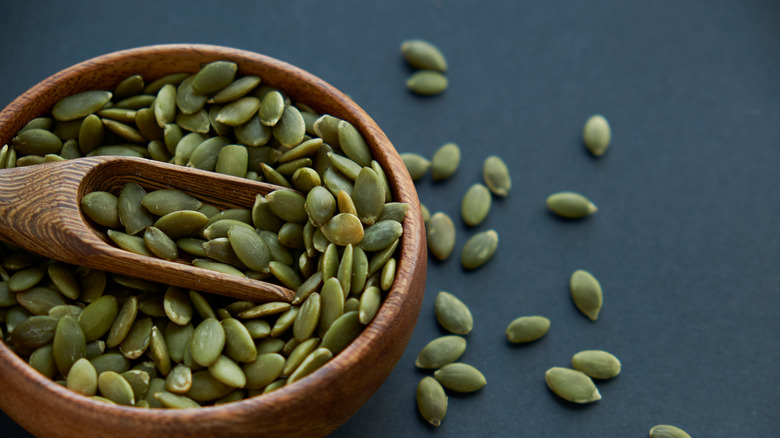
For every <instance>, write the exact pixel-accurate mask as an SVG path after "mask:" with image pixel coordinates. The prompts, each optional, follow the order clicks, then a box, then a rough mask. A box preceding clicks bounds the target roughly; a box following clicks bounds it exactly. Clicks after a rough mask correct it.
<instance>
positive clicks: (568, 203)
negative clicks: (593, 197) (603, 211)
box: [547, 192, 598, 219]
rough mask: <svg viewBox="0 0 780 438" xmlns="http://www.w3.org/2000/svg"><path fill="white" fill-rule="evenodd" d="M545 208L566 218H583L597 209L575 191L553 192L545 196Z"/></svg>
mask: <svg viewBox="0 0 780 438" xmlns="http://www.w3.org/2000/svg"><path fill="white" fill-rule="evenodd" d="M547 208H549V209H550V210H551V211H552V212H553V213H555V214H557V215H558V216H561V217H565V218H568V219H579V218H583V217H585V216H589V215H591V214H593V213H595V212H596V211H598V207H596V205H595V204H594V203H593V202H591V201H590V200H589V199H588V198H586V197H584V196H582V195H581V194H579V193H575V192H558V193H553V194H552V195H550V196H549V197H548V198H547Z"/></svg>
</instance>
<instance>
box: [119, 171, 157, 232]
mask: <svg viewBox="0 0 780 438" xmlns="http://www.w3.org/2000/svg"><path fill="white" fill-rule="evenodd" d="M144 196H146V190H144V189H143V188H142V187H141V186H139V185H138V184H135V183H127V184H125V186H124V187H122V191H121V192H120V193H119V198H118V199H117V212H118V214H119V219H120V221H121V223H122V224H123V225H124V226H125V230H126V231H127V234H130V235H135V234H136V233H138V232H140V231H142V230H144V229H145V228H146V227H149V226H151V225H152V224H154V216H153V215H152V214H151V213H150V212H149V211H148V210H147V209H146V207H144V206H143V205H142V204H141V201H142V199H143V198H144Z"/></svg>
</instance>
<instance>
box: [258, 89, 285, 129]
mask: <svg viewBox="0 0 780 438" xmlns="http://www.w3.org/2000/svg"><path fill="white" fill-rule="evenodd" d="M282 113H284V96H282V93H280V92H279V91H277V90H272V91H270V92H268V93H267V94H266V95H265V96H264V97H263V100H262V102H261V104H260V108H259V111H258V116H259V117H260V123H262V124H263V125H265V126H274V125H276V124H277V123H278V122H279V119H281V118H282Z"/></svg>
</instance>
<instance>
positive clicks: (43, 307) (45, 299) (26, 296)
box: [16, 287, 65, 315]
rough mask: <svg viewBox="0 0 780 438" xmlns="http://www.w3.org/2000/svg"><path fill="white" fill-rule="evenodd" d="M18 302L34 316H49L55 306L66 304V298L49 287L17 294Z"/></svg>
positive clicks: (36, 288)
mask: <svg viewBox="0 0 780 438" xmlns="http://www.w3.org/2000/svg"><path fill="white" fill-rule="evenodd" d="M16 301H17V302H18V303H19V305H20V306H22V307H24V308H25V309H26V310H27V311H29V312H30V313H32V314H33V315H48V314H49V310H51V308H52V307H54V306H60V305H62V304H65V298H64V297H63V296H62V295H60V294H59V293H57V292H56V291H54V290H51V289H49V288H47V287H33V288H31V289H27V290H26V291H24V292H17V293H16Z"/></svg>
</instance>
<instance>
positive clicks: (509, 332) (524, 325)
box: [506, 316, 550, 343]
mask: <svg viewBox="0 0 780 438" xmlns="http://www.w3.org/2000/svg"><path fill="white" fill-rule="evenodd" d="M549 330H550V320H549V319H547V318H545V317H544V316H521V317H519V318H517V319H515V320H513V321H512V322H510V323H509V326H508V327H507V328H506V338H507V340H509V342H512V343H525V342H533V341H535V340H537V339H539V338H541V337H542V336H544V335H546V334H547V331H549Z"/></svg>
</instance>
